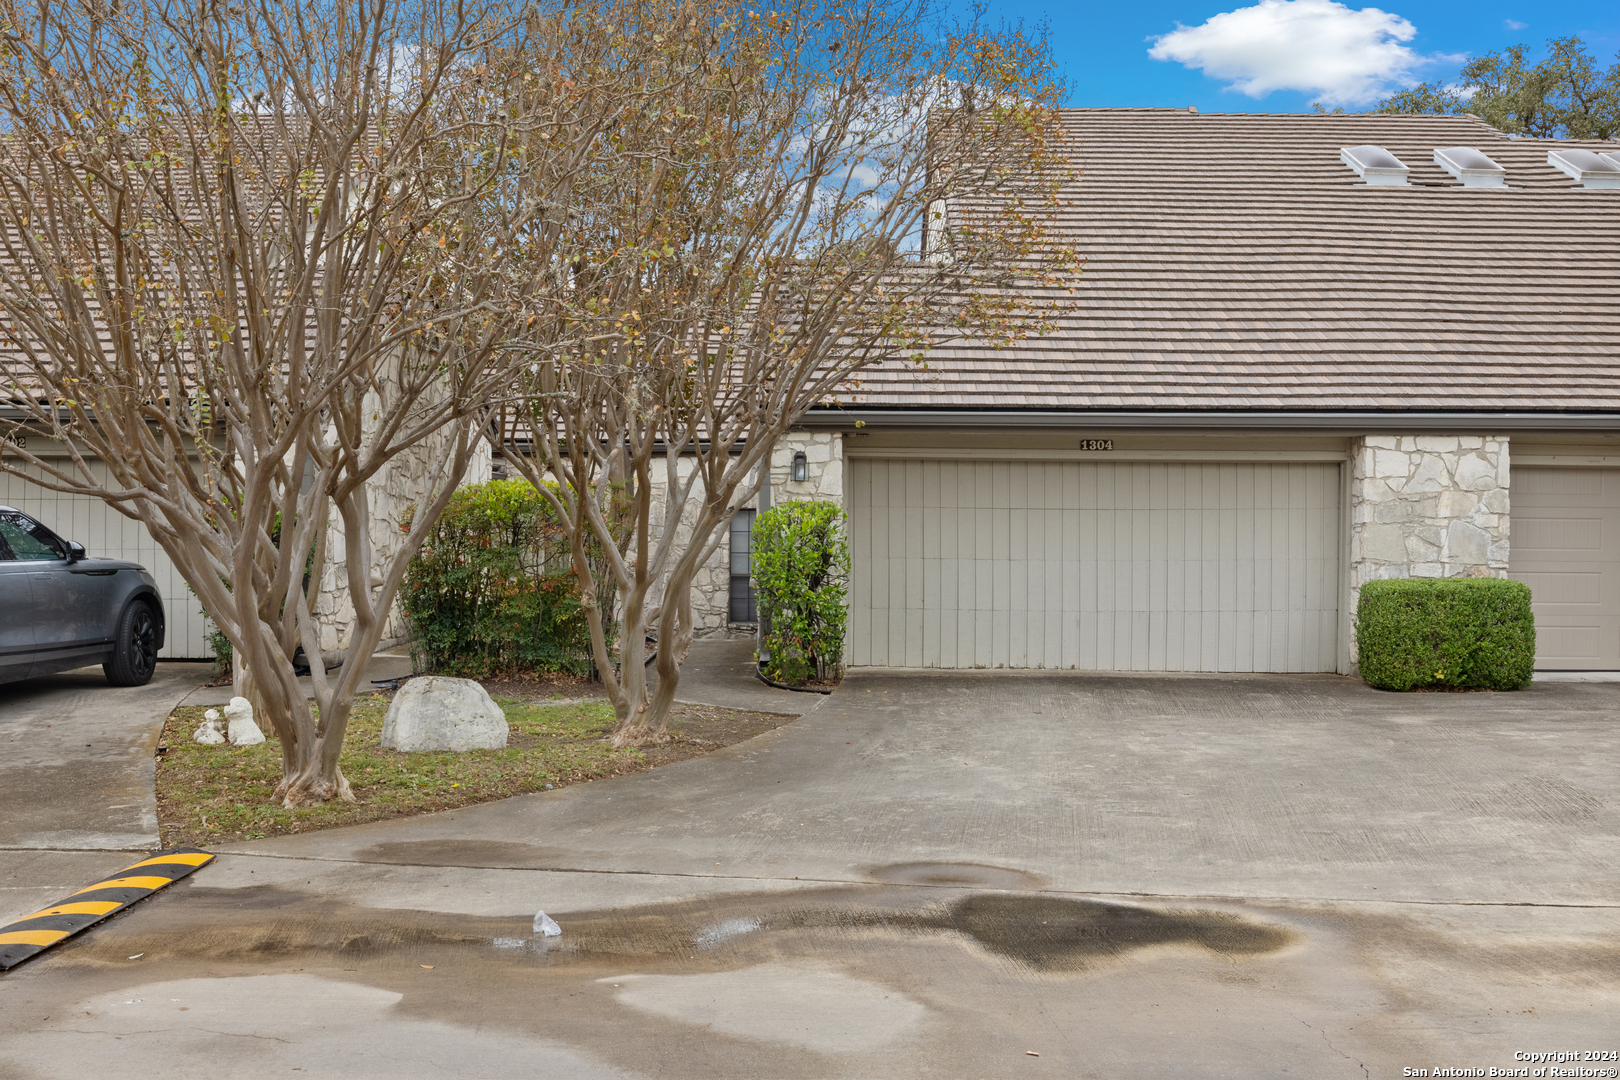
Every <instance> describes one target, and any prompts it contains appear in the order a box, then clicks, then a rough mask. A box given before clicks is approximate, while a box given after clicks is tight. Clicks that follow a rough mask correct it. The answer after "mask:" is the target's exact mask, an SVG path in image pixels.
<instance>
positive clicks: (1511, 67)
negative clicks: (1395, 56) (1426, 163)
mask: <svg viewBox="0 0 1620 1080" xmlns="http://www.w3.org/2000/svg"><path fill="white" fill-rule="evenodd" d="M1529 52H1530V50H1529V47H1528V46H1525V45H1512V46H1509V47H1508V48H1506V49H1503V50H1502V51H1501V52H1493V53H1486V54H1485V55H1484V56H1481V57H1479V58H1477V59H1475V60H1471V61H1470V62H1469V63H1468V66H1467V67H1465V68H1463V70H1462V75H1461V76H1460V77H1459V79H1458V80H1457V83H1456V84H1455V85H1452V86H1448V85H1446V84H1444V83H1439V82H1433V83H1423V84H1422V85H1420V86H1415V87H1413V88H1412V89H1410V90H1402V91H1401V92H1400V93H1398V94H1394V95H1391V96H1390V97H1388V98H1385V99H1384V100H1383V101H1380V102H1379V103H1378V105H1377V107H1376V108H1374V110H1373V111H1374V112H1383V113H1424V114H1428V115H1462V114H1465V113H1472V114H1473V115H1475V116H1478V117H1480V118H1481V119H1483V120H1484V121H1485V122H1486V123H1488V124H1490V125H1491V126H1492V127H1494V128H1496V129H1497V130H1499V131H1505V132H1507V133H1508V134H1509V135H1525V136H1529V137H1531V138H1536V139H1616V138H1620V59H1617V60H1616V62H1615V63H1614V64H1613V65H1611V66H1610V67H1609V69H1608V70H1607V71H1602V70H1600V69H1599V67H1598V63H1597V61H1596V60H1595V59H1594V58H1593V56H1592V54H1591V53H1590V52H1589V51H1587V48H1586V43H1585V42H1583V41H1582V40H1581V39H1580V38H1578V37H1562V38H1554V39H1553V40H1551V41H1549V42H1548V43H1547V56H1546V57H1545V58H1544V59H1542V60H1541V61H1540V62H1539V63H1532V62H1531V60H1530V58H1529Z"/></svg>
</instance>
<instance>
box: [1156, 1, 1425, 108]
mask: <svg viewBox="0 0 1620 1080" xmlns="http://www.w3.org/2000/svg"><path fill="white" fill-rule="evenodd" d="M1415 36H1417V28H1416V27H1414V26H1413V25H1412V24H1411V23H1410V22H1408V21H1407V20H1406V19H1403V18H1402V17H1401V16H1399V15H1395V14H1392V13H1390V12H1387V11H1380V10H1379V9H1378V8H1373V7H1369V8H1362V9H1361V10H1360V11H1357V10H1355V9H1354V8H1350V7H1346V6H1345V5H1344V4H1340V3H1335V2H1334V0H1260V2H1259V3H1258V4H1256V5H1254V6H1253V7H1244V8H1238V9H1237V10H1236V11H1228V12H1224V13H1222V14H1220V15H1213V16H1211V17H1210V18H1209V19H1208V20H1207V21H1206V22H1204V23H1203V24H1202V25H1200V26H1179V25H1178V26H1177V28H1176V29H1175V30H1173V31H1171V32H1170V33H1168V34H1164V35H1162V36H1160V37H1157V38H1153V39H1151V40H1152V41H1153V47H1152V48H1151V49H1149V50H1148V55H1149V56H1151V57H1153V59H1155V60H1173V61H1176V62H1179V63H1181V64H1185V65H1186V66H1187V67H1189V68H1194V69H1196V70H1199V71H1202V72H1203V73H1204V74H1205V75H1208V76H1210V77H1211V78H1215V79H1225V80H1227V81H1228V83H1229V85H1228V89H1231V90H1237V91H1240V92H1242V93H1244V94H1247V95H1249V96H1250V97H1256V98H1259V97H1265V96H1266V95H1267V94H1269V93H1271V92H1272V91H1274V90H1299V91H1303V92H1304V93H1307V94H1310V95H1312V96H1313V97H1315V98H1317V99H1319V100H1321V101H1323V102H1325V103H1327V104H1330V105H1361V104H1365V103H1367V102H1370V101H1374V100H1376V99H1378V98H1380V97H1383V96H1384V95H1385V94H1387V93H1388V92H1389V91H1390V89H1392V88H1393V87H1395V86H1399V85H1401V84H1403V83H1410V82H1411V81H1413V80H1412V78H1411V74H1412V72H1413V70H1414V69H1416V68H1418V67H1421V66H1422V65H1424V64H1426V63H1429V62H1430V60H1431V58H1430V57H1425V56H1423V55H1421V54H1419V53H1417V52H1415V51H1413V50H1412V49H1410V48H1408V47H1407V45H1406V44H1405V43H1406V42H1408V41H1411V40H1412V38H1414V37H1415ZM1436 59H1437V58H1436Z"/></svg>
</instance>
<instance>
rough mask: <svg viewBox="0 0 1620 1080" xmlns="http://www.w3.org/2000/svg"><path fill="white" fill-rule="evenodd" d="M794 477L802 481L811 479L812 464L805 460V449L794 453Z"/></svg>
mask: <svg viewBox="0 0 1620 1080" xmlns="http://www.w3.org/2000/svg"><path fill="white" fill-rule="evenodd" d="M793 479H794V480H796V481H798V482H800V483H803V482H804V481H806V480H808V479H810V465H809V463H808V462H807V461H806V460H805V457H804V451H803V450H800V451H798V452H797V453H795V454H794V455H793Z"/></svg>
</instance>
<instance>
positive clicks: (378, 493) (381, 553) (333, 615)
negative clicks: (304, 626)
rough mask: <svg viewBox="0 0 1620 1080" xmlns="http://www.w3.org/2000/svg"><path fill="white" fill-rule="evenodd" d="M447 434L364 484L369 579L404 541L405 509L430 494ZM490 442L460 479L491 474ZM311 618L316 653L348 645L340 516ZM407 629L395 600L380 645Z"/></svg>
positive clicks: (377, 577) (350, 616) (349, 609)
mask: <svg viewBox="0 0 1620 1080" xmlns="http://www.w3.org/2000/svg"><path fill="white" fill-rule="evenodd" d="M449 445H450V436H448V435H442V436H440V437H438V438H434V439H428V440H425V441H424V442H422V443H421V444H420V445H418V446H417V447H415V448H413V449H412V450H409V451H407V452H405V453H403V454H401V455H399V456H398V457H396V458H395V459H394V460H393V461H391V462H389V463H388V464H387V465H386V466H384V468H383V469H382V471H381V472H379V473H378V474H377V475H376V476H375V477H374V478H373V479H372V481H371V482H370V483H369V484H367V485H366V513H367V515H368V516H369V518H370V531H371V545H372V556H373V561H372V570H371V574H370V580H371V581H372V582H373V583H375V584H381V583H382V574H383V569H384V568H385V567H386V566H387V565H388V561H389V559H391V558H392V557H393V556H394V553H395V552H397V551H398V550H399V548H400V546H401V544H402V543H403V542H404V536H405V534H404V529H403V526H404V522H405V514H406V513H407V511H408V510H409V509H410V507H411V506H413V505H416V504H419V503H421V502H422V501H423V500H424V499H426V498H427V497H428V496H429V494H430V488H431V486H432V484H433V481H434V472H435V467H436V466H437V465H438V464H439V463H440V461H441V459H442V458H443V457H444V455H445V454H446V453H448V449H449ZM491 462H492V455H491V453H490V449H489V445H488V444H487V443H484V442H482V441H481V442H479V444H478V448H477V451H476V453H475V455H474V457H473V461H472V464H471V465H470V466H469V468H468V470H467V476H466V478H465V479H464V480H463V483H467V484H479V483H483V482H485V481H487V480H489V478H490V469H491ZM315 618H316V621H317V622H319V623H320V627H321V652H322V653H323V654H325V655H326V657H327V660H328V662H331V661H332V660H334V659H336V654H339V653H342V652H344V651H345V650H347V649H348V647H349V641H350V640H351V638H352V637H353V634H354V630H355V625H354V624H355V615H354V604H353V603H352V602H351V601H350V599H349V572H348V553H347V551H346V550H345V548H344V531H343V522H342V520H341V519H336V518H335V515H334V520H333V522H332V523H331V525H330V527H329V529H328V532H327V539H326V562H325V567H324V571H323V573H322V574H321V589H320V593H319V595H318V596H317V597H316V600H315ZM408 635H409V631H408V629H407V628H406V626H405V620H404V618H403V616H401V615H400V613H399V605H398V602H397V600H396V602H395V604H394V607H393V608H392V609H390V611H389V617H388V625H387V627H386V628H385V629H384V630H383V636H382V642H381V646H382V647H385V648H386V647H388V646H390V645H395V644H398V643H399V642H401V641H403V640H405V639H406V637H407V636H408Z"/></svg>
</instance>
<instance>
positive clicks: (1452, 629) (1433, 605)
mask: <svg viewBox="0 0 1620 1080" xmlns="http://www.w3.org/2000/svg"><path fill="white" fill-rule="evenodd" d="M1356 644H1357V653H1358V661H1359V663H1360V665H1361V677H1362V678H1363V679H1366V680H1367V683H1368V685H1369V686H1375V687H1377V688H1378V689H1380V690H1411V689H1414V688H1416V687H1424V686H1455V687H1484V688H1486V689H1489V690H1520V689H1523V688H1524V687H1526V686H1528V685H1530V677H1531V673H1532V671H1533V669H1534V667H1535V658H1536V623H1535V618H1534V616H1532V615H1531V614H1530V587H1529V586H1527V585H1525V584H1523V583H1522V582H1518V581H1507V580H1504V579H1502V578H1410V579H1406V580H1401V581H1369V582H1368V583H1367V584H1365V585H1363V586H1362V587H1361V603H1360V605H1359V607H1358V608H1357V610H1356Z"/></svg>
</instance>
